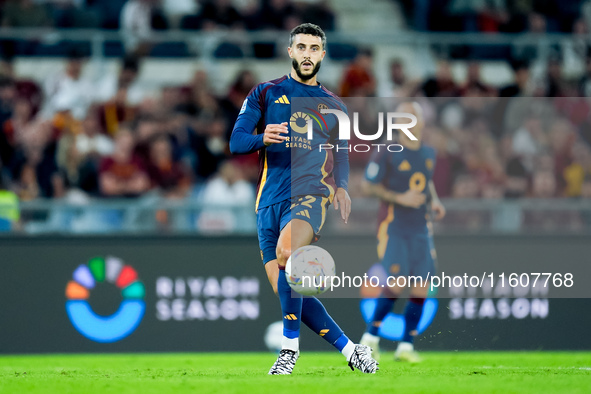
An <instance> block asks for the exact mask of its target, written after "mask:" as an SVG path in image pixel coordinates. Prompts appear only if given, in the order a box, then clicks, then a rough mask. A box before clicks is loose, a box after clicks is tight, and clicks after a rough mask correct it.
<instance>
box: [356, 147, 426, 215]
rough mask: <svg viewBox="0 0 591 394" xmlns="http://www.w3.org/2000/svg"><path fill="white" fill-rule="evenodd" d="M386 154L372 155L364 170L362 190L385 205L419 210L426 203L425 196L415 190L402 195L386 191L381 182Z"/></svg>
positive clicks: (384, 170)
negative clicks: (392, 204) (389, 204)
mask: <svg viewBox="0 0 591 394" xmlns="http://www.w3.org/2000/svg"><path fill="white" fill-rule="evenodd" d="M386 159H387V153H386V152H385V151H382V152H378V153H377V154H376V155H374V156H373V157H372V159H371V161H370V162H369V164H368V165H367V168H366V170H365V182H364V184H363V189H364V190H365V192H366V193H367V194H369V195H371V196H374V197H377V198H379V199H380V200H382V201H385V202H387V203H394V204H399V205H403V206H405V207H410V208H419V207H420V206H421V205H423V204H424V203H425V201H426V196H425V195H424V194H422V193H420V192H419V191H417V190H412V189H408V190H407V191H405V192H404V193H397V192H395V191H393V190H389V189H387V188H386V187H385V186H384V184H383V182H384V177H385V176H386V167H387V165H388V163H387V160H386Z"/></svg>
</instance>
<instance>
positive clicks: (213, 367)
mask: <svg viewBox="0 0 591 394" xmlns="http://www.w3.org/2000/svg"><path fill="white" fill-rule="evenodd" d="M422 356H423V358H424V361H423V362H422V363H421V364H416V365H408V364H401V363H397V362H394V361H393V360H392V353H386V354H383V355H382V361H381V363H380V370H379V371H378V373H377V374H376V375H363V374H361V373H360V372H358V371H356V372H351V370H350V369H349V367H347V365H346V362H345V361H344V358H343V357H342V356H340V355H339V354H336V353H303V354H302V356H301V358H300V360H299V361H298V363H297V365H296V368H295V370H294V374H293V375H291V376H268V375H266V373H267V371H268V370H269V367H270V366H271V364H272V363H273V362H274V359H275V356H274V355H273V354H270V353H184V354H134V355H131V354H99V355H87V354H84V355H35V356H0V393H60V394H63V393H142V394H148V393H174V394H182V393H231V392H236V393H248V394H258V393H274V394H284V393H298V394H312V393H322V394H324V393H353V392H355V393H365V392H367V393H382V392H383V393H393V392H398V393H417V392H428V393H435V392H442V393H451V392H453V393H457V392H478V393H488V392H498V393H503V394H506V393H522V392H531V393H540V392H565V393H576V392H581V393H582V392H589V390H590V389H591V353H590V352H568V353H567V352H478V353H477V352H448V353H439V352H438V353H422Z"/></svg>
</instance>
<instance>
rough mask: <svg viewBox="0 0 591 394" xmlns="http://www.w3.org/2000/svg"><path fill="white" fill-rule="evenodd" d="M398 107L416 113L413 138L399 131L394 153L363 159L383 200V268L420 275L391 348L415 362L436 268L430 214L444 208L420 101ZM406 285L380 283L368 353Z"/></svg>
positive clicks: (373, 190) (372, 188)
mask: <svg viewBox="0 0 591 394" xmlns="http://www.w3.org/2000/svg"><path fill="white" fill-rule="evenodd" d="M396 112H404V113H410V114H413V115H415V116H416V117H417V124H416V125H415V127H413V128H411V129H410V132H411V133H412V135H414V136H415V137H416V139H417V140H416V141H414V140H412V139H410V138H409V136H407V135H406V134H405V133H403V132H399V143H400V145H402V146H403V148H404V149H403V150H402V151H401V152H397V153H391V152H388V151H387V150H385V149H383V150H381V151H380V152H376V153H375V154H374V156H373V157H372V159H371V160H370V162H369V164H368V165H367V168H366V171H365V179H366V187H367V190H368V191H369V193H370V194H371V195H373V196H375V197H377V198H379V199H380V200H381V207H380V213H379V223H380V224H379V228H378V257H379V258H380V259H381V261H382V266H383V267H384V269H385V270H386V273H387V274H388V275H390V276H392V277H399V276H403V277H408V276H417V277H421V278H422V279H423V283H422V286H421V283H413V282H411V284H410V299H409V300H408V302H407V304H406V309H405V312H404V320H405V327H404V333H403V338H402V340H401V341H400V342H399V344H398V348H397V349H396V352H395V353H394V357H395V359H396V360H399V361H409V362H419V361H420V357H419V356H418V354H417V352H416V351H415V350H414V345H413V339H414V336H416V335H417V331H416V330H417V326H418V324H419V321H420V319H421V314H422V311H423V304H424V302H425V299H426V298H427V292H428V283H427V282H426V279H428V275H434V274H435V259H436V255H435V248H434V245H433V236H432V231H431V226H430V220H429V214H430V211H432V213H433V215H434V218H435V219H436V220H440V219H442V218H443V217H444V216H445V208H444V207H443V205H442V204H441V202H440V201H439V198H438V197H437V192H436V191H435V186H434V185H433V181H432V176H433V170H434V167H435V150H434V149H433V148H431V147H429V146H426V145H423V144H422V143H421V134H422V131H423V128H424V119H423V113H422V110H421V107H420V106H419V104H418V103H416V102H406V103H402V104H401V105H400V106H399V107H398V108H397V111H396ZM428 205H430V210H429V209H428ZM408 282H409V281H406V283H408ZM399 283H403V282H402V281H399ZM407 287H409V286H408V285H407ZM404 289H405V288H404V287H397V286H391V287H389V286H386V287H384V289H383V291H382V294H381V296H380V298H379V299H378V302H377V306H376V310H375V312H374V315H373V318H372V321H371V322H370V323H369V325H368V327H367V330H366V332H365V333H364V334H363V337H362V338H361V343H362V344H365V345H367V346H369V347H371V348H372V349H374V350H373V354H372V355H373V357H374V358H375V359H379V340H380V337H379V336H378V331H379V328H380V325H381V324H382V321H383V320H384V318H385V317H386V315H387V314H388V313H389V312H391V311H392V309H393V307H394V303H395V301H396V299H397V298H398V297H400V295H401V294H402V292H403V291H404Z"/></svg>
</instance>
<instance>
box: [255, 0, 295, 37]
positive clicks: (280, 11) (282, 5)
mask: <svg viewBox="0 0 591 394" xmlns="http://www.w3.org/2000/svg"><path fill="white" fill-rule="evenodd" d="M256 19H257V22H256V26H255V27H256V28H257V29H273V30H287V31H289V30H291V29H292V28H294V27H295V26H297V25H298V24H299V23H300V18H299V17H298V16H297V10H296V8H295V6H294V5H293V4H292V3H291V1H290V0H263V1H262V6H261V9H260V11H259V14H258V16H257V17H256Z"/></svg>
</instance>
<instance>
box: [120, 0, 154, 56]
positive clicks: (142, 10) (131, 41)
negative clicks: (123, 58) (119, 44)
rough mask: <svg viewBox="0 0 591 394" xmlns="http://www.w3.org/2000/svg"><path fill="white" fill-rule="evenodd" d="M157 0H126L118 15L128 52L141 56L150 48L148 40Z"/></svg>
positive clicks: (151, 30) (150, 44)
mask: <svg viewBox="0 0 591 394" xmlns="http://www.w3.org/2000/svg"><path fill="white" fill-rule="evenodd" d="M157 2H158V0H128V1H127V3H125V5H124V6H123V9H122V10H121V16H120V19H121V21H120V27H121V31H122V33H123V40H124V43H125V50H126V51H127V53H128V54H133V55H137V56H143V55H146V54H148V52H149V51H150V50H151V48H152V45H153V44H152V42H151V41H150V38H151V35H152V32H153V31H154V30H155V29H154V28H153V16H154V15H155V12H156V4H157Z"/></svg>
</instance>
